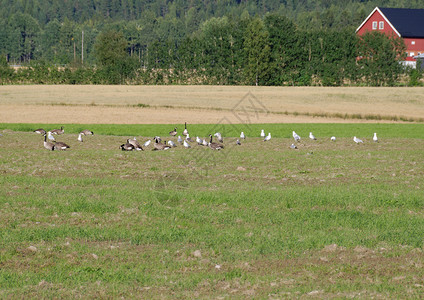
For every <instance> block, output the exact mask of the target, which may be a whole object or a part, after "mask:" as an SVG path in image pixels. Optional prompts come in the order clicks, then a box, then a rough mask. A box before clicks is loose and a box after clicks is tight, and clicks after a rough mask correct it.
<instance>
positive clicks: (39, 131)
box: [34, 128, 46, 135]
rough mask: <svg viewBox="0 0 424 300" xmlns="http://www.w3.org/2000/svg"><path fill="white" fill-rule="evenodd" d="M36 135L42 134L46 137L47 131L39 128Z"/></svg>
mask: <svg viewBox="0 0 424 300" xmlns="http://www.w3.org/2000/svg"><path fill="white" fill-rule="evenodd" d="M34 132H35V133H38V134H41V135H45V134H46V131H45V130H44V129H43V128H38V129H36V130H34Z"/></svg>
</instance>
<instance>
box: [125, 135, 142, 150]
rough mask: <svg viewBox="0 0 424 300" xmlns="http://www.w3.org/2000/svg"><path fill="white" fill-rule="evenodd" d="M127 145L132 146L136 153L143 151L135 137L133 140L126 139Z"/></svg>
mask: <svg viewBox="0 0 424 300" xmlns="http://www.w3.org/2000/svg"><path fill="white" fill-rule="evenodd" d="M127 143H128V144H131V145H133V146H134V149H135V150H137V151H144V150H143V148H142V147H141V145H140V143H139V142H138V141H137V139H136V138H135V137H134V138H133V139H127Z"/></svg>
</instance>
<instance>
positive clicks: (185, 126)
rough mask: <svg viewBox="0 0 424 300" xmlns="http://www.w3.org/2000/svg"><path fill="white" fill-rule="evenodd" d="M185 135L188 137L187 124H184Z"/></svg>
mask: <svg viewBox="0 0 424 300" xmlns="http://www.w3.org/2000/svg"><path fill="white" fill-rule="evenodd" d="M183 135H184V136H187V135H188V130H187V122H185V123H184V131H183Z"/></svg>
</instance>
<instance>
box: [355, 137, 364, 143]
mask: <svg viewBox="0 0 424 300" xmlns="http://www.w3.org/2000/svg"><path fill="white" fill-rule="evenodd" d="M353 141H354V142H355V143H357V144H359V143H364V142H363V141H362V140H361V139H358V138H357V137H356V136H354V137H353Z"/></svg>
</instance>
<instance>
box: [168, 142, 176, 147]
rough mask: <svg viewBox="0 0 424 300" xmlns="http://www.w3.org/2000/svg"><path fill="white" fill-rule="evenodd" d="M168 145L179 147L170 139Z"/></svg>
mask: <svg viewBox="0 0 424 300" xmlns="http://www.w3.org/2000/svg"><path fill="white" fill-rule="evenodd" d="M168 145H169V146H171V147H177V145H176V144H175V143H174V142H173V141H168Z"/></svg>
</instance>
